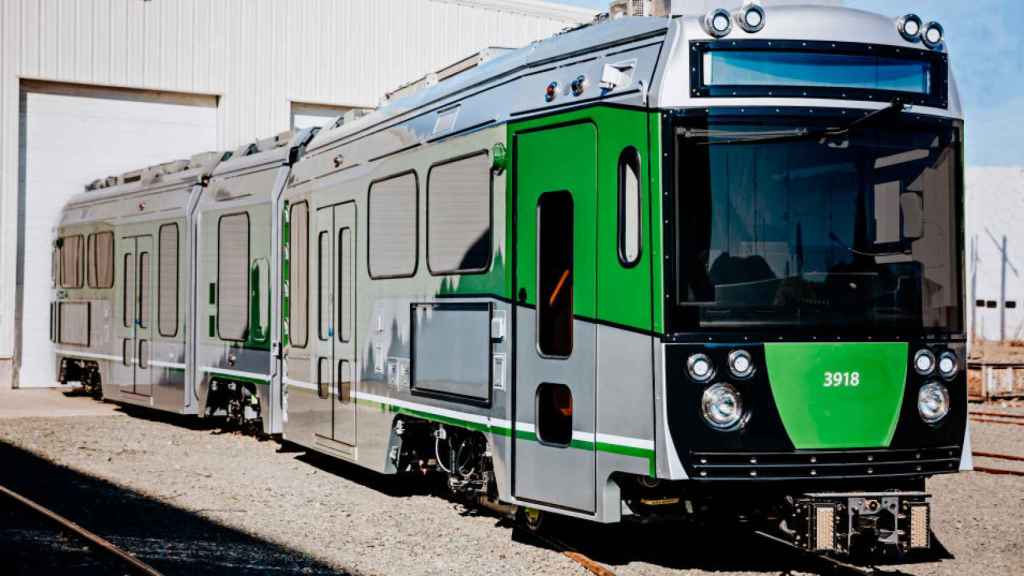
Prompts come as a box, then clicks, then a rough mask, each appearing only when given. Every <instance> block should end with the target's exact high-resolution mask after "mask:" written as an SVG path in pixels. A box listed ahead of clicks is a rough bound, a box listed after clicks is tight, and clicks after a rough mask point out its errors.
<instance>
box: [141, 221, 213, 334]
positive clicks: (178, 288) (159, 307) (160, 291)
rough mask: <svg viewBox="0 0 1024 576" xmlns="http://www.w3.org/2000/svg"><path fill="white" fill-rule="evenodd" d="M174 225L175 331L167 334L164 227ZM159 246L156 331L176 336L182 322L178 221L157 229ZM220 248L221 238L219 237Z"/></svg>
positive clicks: (179, 231)
mask: <svg viewBox="0 0 1024 576" xmlns="http://www.w3.org/2000/svg"><path fill="white" fill-rule="evenodd" d="M170 226H174V240H175V241H174V269H175V270H174V332H172V333H170V334H167V333H164V331H163V328H162V325H163V316H162V311H163V309H164V308H163V281H162V279H163V265H164V263H163V258H162V257H161V256H162V255H163V246H164V236H163V234H164V228H167V227H170ZM156 237H157V247H156V253H157V258H156V331H157V334H159V335H160V336H162V337H164V338H176V337H177V336H178V333H179V332H180V331H181V330H180V329H179V326H178V325H179V324H180V323H181V306H180V303H181V228H180V227H179V226H178V223H177V222H168V223H167V224H162V225H161V226H160V228H158V229H157V235H156ZM217 241H218V248H219V243H220V238H219V237H218V239H217Z"/></svg>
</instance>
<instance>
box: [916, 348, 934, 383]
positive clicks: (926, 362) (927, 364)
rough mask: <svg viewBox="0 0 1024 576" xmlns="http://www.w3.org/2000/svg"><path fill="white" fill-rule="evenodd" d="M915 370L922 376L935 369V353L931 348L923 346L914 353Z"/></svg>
mask: <svg viewBox="0 0 1024 576" xmlns="http://www.w3.org/2000/svg"><path fill="white" fill-rule="evenodd" d="M914 370H915V371H917V373H918V374H920V375H921V376H927V375H929V374H931V373H932V372H933V371H934V370H935V354H932V351H931V350H928V349H927V348H922V349H921V350H918V351H917V354H914Z"/></svg>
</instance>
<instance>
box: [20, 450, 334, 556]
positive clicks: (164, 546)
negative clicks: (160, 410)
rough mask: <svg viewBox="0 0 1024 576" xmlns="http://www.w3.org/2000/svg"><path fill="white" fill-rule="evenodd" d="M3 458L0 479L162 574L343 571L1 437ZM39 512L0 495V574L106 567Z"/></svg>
mask: <svg viewBox="0 0 1024 576" xmlns="http://www.w3.org/2000/svg"><path fill="white" fill-rule="evenodd" d="M0 462H2V463H3V466H0V484H2V485H4V486H6V487H8V488H10V489H11V490H14V491H15V492H18V493H20V494H22V495H23V496H25V497H27V498H29V499H32V500H35V501H36V502H37V503H39V504H41V505H43V506H45V507H47V508H49V509H50V510H52V511H54V512H56V513H57V514H60V515H62V516H64V517H65V518H68V519H70V520H71V521H73V522H75V523H77V524H79V525H80V526H82V527H84V528H86V529H87V530H90V531H92V532H94V533H96V534H98V535H99V536H101V537H102V538H105V539H107V540H109V541H111V542H112V543H114V544H115V545H117V546H119V547H121V548H124V549H125V550H127V551H129V552H131V553H132V554H134V555H136V556H137V557H138V558H140V559H141V560H143V561H144V562H146V563H148V564H150V565H151V566H153V567H154V568H155V569H157V570H158V571H160V572H162V573H163V574H165V575H167V576H172V575H177V574H181V575H186V574H187V575H207V574H209V575H213V574H218V575H220V574H224V575H228V576H232V575H242V574H253V573H268V572H271V573H277V574H302V575H307V574H314V575H326V574H345V573H344V572H338V571H337V570H335V569H334V568H331V567H330V566H327V565H325V564H323V563H321V562H319V561H317V560H315V559H313V558H311V557H309V556H307V555H305V554H303V553H301V552H298V551H295V550H291V549H288V548H286V547H284V546H281V545H280V544H276V543H273V542H268V541H265V540H262V539H259V538H257V537H255V536H252V535H250V534H246V533H244V532H241V531H239V530H236V529H234V528H230V527H227V526H224V525H221V524H219V523H217V522H215V521H213V520H210V519H208V518H203V517H201V516H199V515H197V514H195V513H193V512H189V511H187V510H183V509H181V508H177V507H175V506H173V505H170V504H167V503H164V502H160V501H157V500H154V499H152V498H149V497H147V496H145V495H143V494H140V493H138V492H135V491H133V490H129V489H126V488H124V487H122V486H118V485H116V484H113V483H111V482H108V481H106V480H102V479H99V478H96V477H93V476H89V475H86V474H83V473H81V472H78V471H75V470H72V469H69V468H66V467H64V466H60V465H57V464H55V463H53V462H50V461H48V460H46V459H44V458H41V457H39V456H37V455H35V454H33V453H31V452H28V451H26V450H23V449H21V448H17V447H15V446H12V445H10V444H7V443H3V442H0ZM39 518H40V517H39V516H37V515H35V514H34V513H28V512H27V509H25V508H24V507H23V506H22V505H20V504H19V503H17V502H15V501H14V500H12V499H10V498H7V497H4V496H2V495H0V573H2V574H26V575H33V576H36V575H38V574H49V573H75V574H83V573H85V574H105V573H109V564H106V565H105V564H104V563H102V562H99V563H97V562H94V561H91V560H90V559H89V558H88V557H89V556H90V555H89V554H87V553H86V552H85V550H84V549H83V547H82V546H81V543H79V542H78V541H77V540H74V539H71V540H69V539H68V538H67V537H66V536H65V535H62V534H61V533H60V532H59V531H57V530H55V529H54V526H53V525H51V524H48V523H45V522H41V521H40V519H39ZM90 566H92V567H91V568H90Z"/></svg>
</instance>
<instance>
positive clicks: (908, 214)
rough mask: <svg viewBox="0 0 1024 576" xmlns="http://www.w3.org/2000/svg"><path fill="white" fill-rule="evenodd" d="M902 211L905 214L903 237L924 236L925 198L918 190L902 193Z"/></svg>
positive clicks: (915, 237) (917, 237)
mask: <svg viewBox="0 0 1024 576" xmlns="http://www.w3.org/2000/svg"><path fill="white" fill-rule="evenodd" d="M900 212H901V213H902V214H903V237H904V238H907V239H909V240H917V239H919V238H921V237H922V236H924V200H923V199H922V198H921V195H920V194H918V193H917V192H904V193H903V194H901V195H900Z"/></svg>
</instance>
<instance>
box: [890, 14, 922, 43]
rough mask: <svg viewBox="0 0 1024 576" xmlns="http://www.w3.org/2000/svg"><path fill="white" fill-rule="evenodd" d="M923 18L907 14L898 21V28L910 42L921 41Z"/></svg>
mask: <svg viewBox="0 0 1024 576" xmlns="http://www.w3.org/2000/svg"><path fill="white" fill-rule="evenodd" d="M921 26H922V24H921V18H920V17H918V15H917V14H907V15H906V16H904V17H902V18H900V19H899V20H897V21H896V28H897V29H899V31H900V34H901V35H902V36H903V38H905V39H906V40H907V41H908V42H917V41H919V40H920V39H921Z"/></svg>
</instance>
